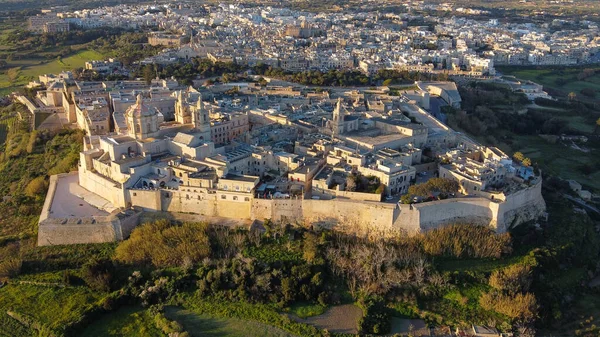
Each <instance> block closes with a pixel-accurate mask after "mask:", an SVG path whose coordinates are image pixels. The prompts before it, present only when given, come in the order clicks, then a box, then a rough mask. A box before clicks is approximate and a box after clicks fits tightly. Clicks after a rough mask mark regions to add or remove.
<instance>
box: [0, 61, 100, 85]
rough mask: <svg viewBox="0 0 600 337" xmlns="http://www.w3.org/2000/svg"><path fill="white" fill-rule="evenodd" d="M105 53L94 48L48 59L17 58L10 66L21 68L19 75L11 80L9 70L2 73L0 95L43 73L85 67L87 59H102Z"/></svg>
mask: <svg viewBox="0 0 600 337" xmlns="http://www.w3.org/2000/svg"><path fill="white" fill-rule="evenodd" d="M104 58H105V57H104V55H103V54H101V53H99V52H97V51H94V50H79V51H77V52H75V53H74V54H73V55H71V56H68V57H65V58H61V59H54V60H48V61H40V60H17V61H15V62H10V63H9V66H8V67H9V68H17V67H18V68H20V69H19V71H18V76H17V78H16V79H15V80H14V81H11V80H10V78H9V76H8V74H7V72H8V71H5V72H4V73H0V95H5V94H8V93H10V92H11V91H13V90H15V89H16V88H18V87H21V86H23V85H25V84H27V83H29V82H30V81H33V80H35V79H37V78H38V76H39V75H43V74H56V73H59V72H61V71H65V70H72V69H75V68H79V67H83V66H84V65H85V62H86V61H90V60H102V59H104Z"/></svg>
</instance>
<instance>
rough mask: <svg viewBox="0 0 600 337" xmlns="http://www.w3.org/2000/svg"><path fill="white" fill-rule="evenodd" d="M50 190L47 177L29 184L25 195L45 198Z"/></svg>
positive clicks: (38, 178)
mask: <svg viewBox="0 0 600 337" xmlns="http://www.w3.org/2000/svg"><path fill="white" fill-rule="evenodd" d="M47 189H48V182H47V181H46V177H44V176H40V177H37V178H35V179H33V180H32V181H30V182H29V184H27V186H26V187H25V195H27V196H30V197H37V196H43V195H44V194H45V193H46V190H47Z"/></svg>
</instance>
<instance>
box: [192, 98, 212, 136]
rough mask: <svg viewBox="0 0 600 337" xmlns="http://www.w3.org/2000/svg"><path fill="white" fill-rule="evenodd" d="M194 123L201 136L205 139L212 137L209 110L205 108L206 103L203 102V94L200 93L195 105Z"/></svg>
mask: <svg viewBox="0 0 600 337" xmlns="http://www.w3.org/2000/svg"><path fill="white" fill-rule="evenodd" d="M192 123H193V124H194V129H196V131H197V132H198V133H200V134H201V137H202V138H203V139H204V140H210V139H211V134H210V116H209V114H208V111H207V110H206V109H204V104H203V103H202V94H200V95H199V97H198V102H196V106H195V107H193V113H192Z"/></svg>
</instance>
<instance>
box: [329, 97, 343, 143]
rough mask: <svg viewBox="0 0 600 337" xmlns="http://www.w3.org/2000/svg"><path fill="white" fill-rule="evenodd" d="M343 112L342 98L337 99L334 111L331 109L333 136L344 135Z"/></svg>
mask: <svg viewBox="0 0 600 337" xmlns="http://www.w3.org/2000/svg"><path fill="white" fill-rule="evenodd" d="M345 114H346V113H345V110H344V108H343V107H342V98H341V97H340V98H338V101H337V104H336V105H335V109H333V121H332V122H333V124H332V128H333V133H334V134H335V135H341V134H343V133H344V115H345Z"/></svg>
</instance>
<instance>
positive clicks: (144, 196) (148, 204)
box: [125, 190, 161, 211]
mask: <svg viewBox="0 0 600 337" xmlns="http://www.w3.org/2000/svg"><path fill="white" fill-rule="evenodd" d="M125 193H127V194H128V200H129V201H130V202H131V204H132V205H135V206H138V207H141V208H142V209H144V210H145V211H155V210H160V207H161V206H160V191H159V190H126V191H125Z"/></svg>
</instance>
